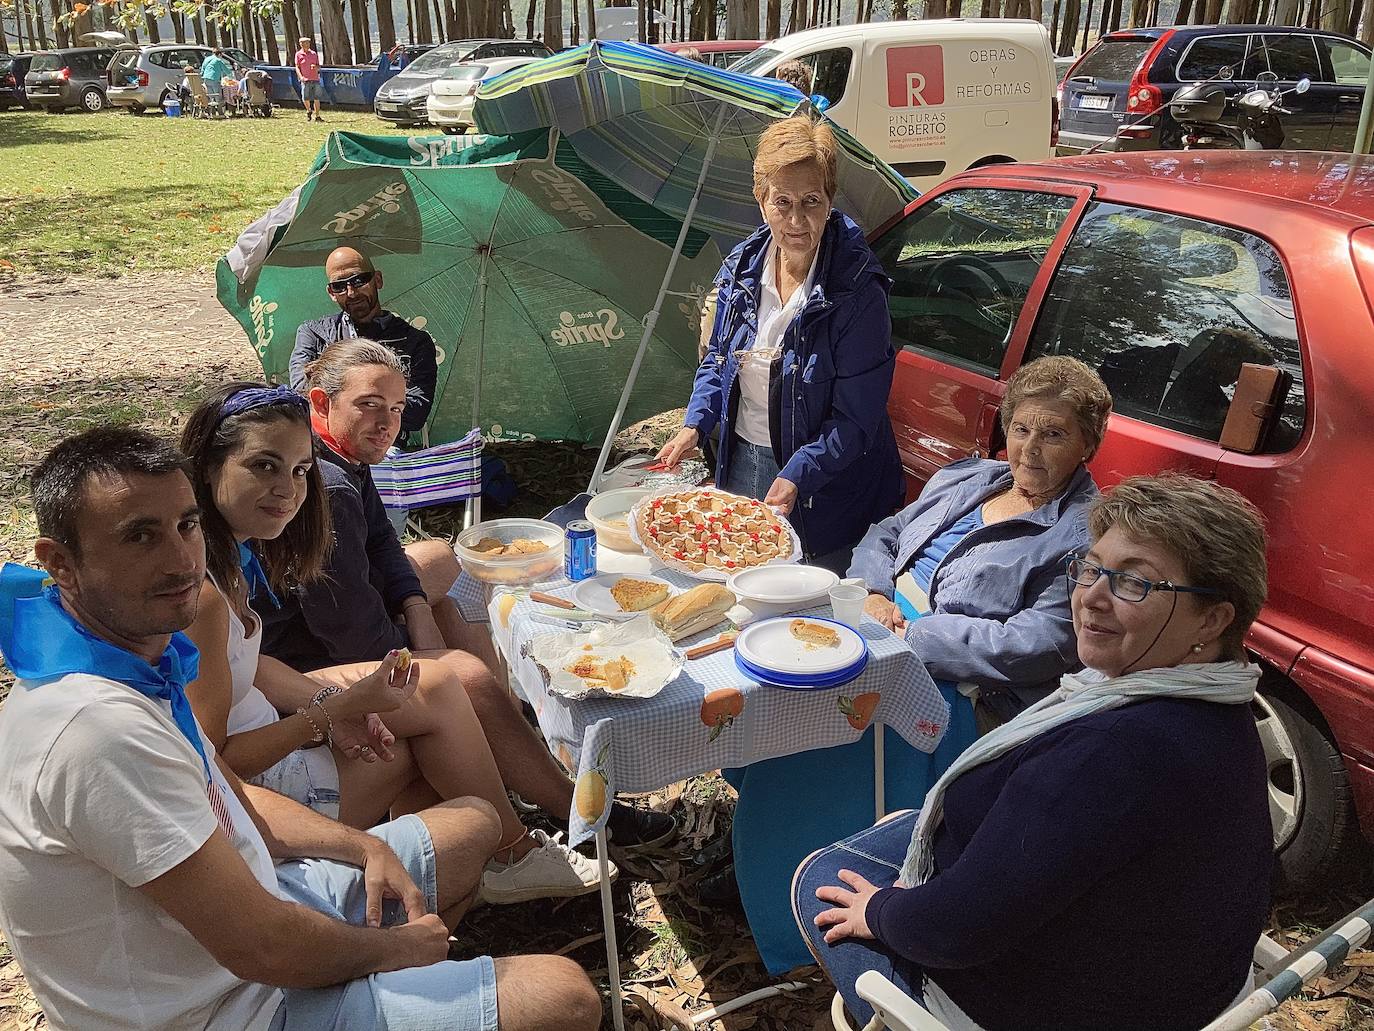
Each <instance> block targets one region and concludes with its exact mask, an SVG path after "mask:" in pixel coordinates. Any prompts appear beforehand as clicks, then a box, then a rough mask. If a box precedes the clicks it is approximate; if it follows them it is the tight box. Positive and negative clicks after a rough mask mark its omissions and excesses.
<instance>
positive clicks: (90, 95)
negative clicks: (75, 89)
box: [81, 86, 105, 114]
mask: <svg viewBox="0 0 1374 1031" xmlns="http://www.w3.org/2000/svg"><path fill="white" fill-rule="evenodd" d="M81 108H82V110H84V111H89V112H90V113H91V114H95V113H96V112H97V111H104V110H105V94H103V93H101V92H100V90H98V89H96V88H95V87H94V86H87V87H86V88H85V89H84V90H82V91H81Z"/></svg>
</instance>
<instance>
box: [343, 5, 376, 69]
mask: <svg viewBox="0 0 1374 1031" xmlns="http://www.w3.org/2000/svg"><path fill="white" fill-rule="evenodd" d="M348 6H349V7H350V8H351V9H352V14H353V63H354V64H368V63H369V62H370V61H371V60H372V29H371V26H369V25H368V23H367V3H366V0H349V4H348Z"/></svg>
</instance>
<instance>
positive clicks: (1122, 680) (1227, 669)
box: [900, 662, 1259, 887]
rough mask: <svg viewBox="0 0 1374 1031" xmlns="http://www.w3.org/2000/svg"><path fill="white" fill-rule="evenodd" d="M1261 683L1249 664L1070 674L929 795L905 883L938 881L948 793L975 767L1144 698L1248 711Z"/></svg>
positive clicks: (977, 747)
mask: <svg viewBox="0 0 1374 1031" xmlns="http://www.w3.org/2000/svg"><path fill="white" fill-rule="evenodd" d="M1258 683H1259V667H1257V666H1252V665H1250V664H1249V663H1245V662H1199V663H1191V664H1188V665H1184V666H1165V667H1161V668H1158V669H1146V670H1141V671H1140V672H1138V673H1126V674H1123V675H1122V676H1119V677H1112V678H1108V677H1107V676H1105V675H1104V674H1102V673H1099V672H1097V671H1096V670H1084V671H1083V672H1082V673H1076V674H1075V673H1069V674H1066V675H1065V676H1064V677H1063V678H1062V679H1061V680H1060V681H1059V689H1058V690H1057V691H1054V692H1053V693H1051V694H1050V695H1049V696H1048V697H1046V698H1042V699H1040V701H1038V702H1036V703H1035V704H1034V705H1032V706H1031V707H1030V708H1029V709H1027V710H1026V711H1025V712H1022V713H1021V714H1020V715H1018V716H1017V717H1016V718H1015V719H1014V720H1012V721H1011V722H1010V723H1007V724H1005V725H1003V726H1001V727H998V728H997V729H996V730H994V731H993V732H992V733H990V734H988V735H987V736H986V737H984V738H982V739H980V740H979V741H977V742H975V743H974V744H973V745H972V746H970V747H969V749H968V750H967V751H966V752H964V754H963V755H961V756H959V758H958V759H956V760H955V761H954V764H953V765H952V766H950V768H949V769H948V770H946V771H945V774H944V776H942V777H941V778H940V779H939V780H938V781H936V782H935V786H934V787H932V788H931V789H930V793H929V794H927V795H926V801H925V805H924V806H923V807H922V808H921V815H920V818H919V819H918V820H917V821H916V829H915V830H913V831H912V832H911V846H910V848H908V849H907V853H906V862H905V863H903V864H902V873H901V878H900V880H901V883H902V884H905V885H907V886H908V887H911V886H914V885H917V884H924V883H925V882H926V881H928V880H930V878H931V877H933V876H934V875H935V856H934V852H933V845H934V841H935V831H936V829H937V828H938V827H939V826H940V822H941V821H942V820H943V819H944V815H945V805H944V802H945V792H946V791H947V790H948V788H949V785H950V783H951V782H952V781H953V780H954V779H955V778H956V777H959V776H961V775H962V774H964V773H967V772H968V771H969V770H971V769H973V768H974V767H975V766H980V765H982V764H983V763H986V762H991V761H992V760H993V759H996V758H998V757H999V756H1002V755H1005V754H1006V753H1007V752H1010V751H1011V750H1012V749H1013V748H1016V747H1018V746H1020V745H1023V744H1025V743H1026V742H1027V741H1030V740H1031V739H1032V738H1034V737H1036V736H1037V735H1039V734H1043V733H1045V731H1047V730H1051V729H1053V728H1054V727H1062V726H1063V725H1064V724H1066V723H1069V722H1071V721H1073V720H1076V719H1081V718H1082V717H1084V716H1091V715H1093V714H1094V713H1098V712H1107V711H1108V710H1111V709H1119V708H1121V706H1123V705H1126V704H1128V703H1130V702H1132V701H1135V700H1137V699H1139V698H1200V699H1202V700H1203V701H1208V702H1217V703H1219V704H1222V705H1248V704H1249V703H1250V701H1251V700H1252V699H1253V698H1254V697H1255V685H1256V684H1258Z"/></svg>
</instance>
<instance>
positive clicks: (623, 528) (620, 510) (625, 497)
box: [587, 487, 654, 553]
mask: <svg viewBox="0 0 1374 1031" xmlns="http://www.w3.org/2000/svg"><path fill="white" fill-rule="evenodd" d="M653 492H654V491H653V488H651V487H621V488H620V489H619V490H608V491H606V492H605V493H604V494H598V495H597V496H596V497H594V498H592V500H591V501H588V502H587V521H588V522H590V523H591V524H592V526H594V527H595V528H596V542H597V543H598V544H600V545H603V546H605V547H607V548H614V549H615V550H616V551H628V552H631V553H638V552H640V551H642V550H643V549H642V548H640V546H639V545H638V544H636V543H635V541H634V538H633V537H631V536H630V527H629V524H628V523H627V522H626V521H625V518H624V517H625V516H626V515H628V514H629V511H630V506H632V505H633V504H634V503H635V502H636V501H638V500H639V499H640V498H646V497H648V496H649V495H650V494H652V493H653ZM616 518H619V519H620V522H618V523H610V522H607V520H610V519H616Z"/></svg>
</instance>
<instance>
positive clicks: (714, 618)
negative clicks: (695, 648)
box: [650, 584, 737, 643]
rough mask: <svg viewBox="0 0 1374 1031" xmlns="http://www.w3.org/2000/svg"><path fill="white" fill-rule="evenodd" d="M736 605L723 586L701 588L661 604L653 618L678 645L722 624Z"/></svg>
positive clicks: (653, 612) (706, 585)
mask: <svg viewBox="0 0 1374 1031" xmlns="http://www.w3.org/2000/svg"><path fill="white" fill-rule="evenodd" d="M736 601H737V599H736V598H735V596H734V595H733V594H731V593H730V592H729V591H728V590H726V589H725V588H724V587H722V586H721V585H720V584H702V585H701V586H699V587H693V588H692V589H691V590H690V591H687V592H685V593H683V594H679V595H678V596H677V597H676V598H670V599H668V600H667V601H665V602H662V603H660V604H659V605H657V606H655V607H654V608H653V610H652V611H651V612H650V615H651V616H652V617H653V621H654V624H655V625H656V626H657V627H658V628H659V629H660V630H662V631H663V632H664V633H665V634H667V635H668V638H669V639H670V640H671V641H673V642H674V643H676V642H678V641H680V640H682V639H683V638H684V637H691V636H692V635H693V634H699V633H701V632H702V631H703V630H709V629H711V627H713V626H715V625H716V624H717V623H720V622H722V621H723V620H724V619H725V613H726V612H728V611H729V610H730V609H731V608H732V607H733V606H734V604H735V602H736Z"/></svg>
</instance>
